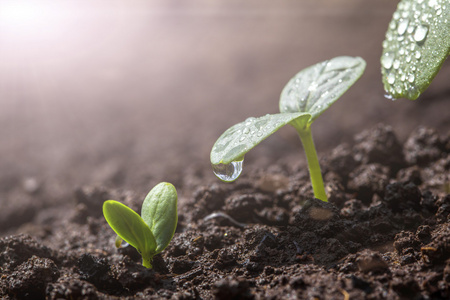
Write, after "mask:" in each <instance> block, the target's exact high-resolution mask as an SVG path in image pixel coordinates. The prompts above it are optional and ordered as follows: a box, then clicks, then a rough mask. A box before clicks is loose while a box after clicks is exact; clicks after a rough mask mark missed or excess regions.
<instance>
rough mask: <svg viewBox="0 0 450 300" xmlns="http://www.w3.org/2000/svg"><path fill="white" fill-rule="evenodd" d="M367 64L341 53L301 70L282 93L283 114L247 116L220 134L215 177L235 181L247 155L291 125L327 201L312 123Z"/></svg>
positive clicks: (214, 151)
mask: <svg viewBox="0 0 450 300" xmlns="http://www.w3.org/2000/svg"><path fill="white" fill-rule="evenodd" d="M365 67H366V63H365V61H364V60H363V59H362V58H360V57H349V56H340V57H335V58H333V59H331V60H328V61H324V62H321V63H318V64H315V65H313V66H310V67H308V68H306V69H304V70H302V71H300V72H299V73H298V74H297V75H295V76H294V77H293V78H292V79H291V80H290V81H289V82H288V83H287V85H286V86H285V87H284V89H283V91H282V93H281V97H280V112H281V113H279V114H267V115H265V116H263V117H260V118H248V119H247V120H245V121H244V122H242V123H239V124H236V125H234V126H232V127H230V128H229V129H228V130H226V131H225V132H224V133H223V134H222V135H221V136H220V137H219V139H218V140H217V141H216V143H215V144H214V146H213V148H212V150H211V157H210V159H211V164H212V166H213V171H214V173H215V174H216V176H217V177H218V178H219V179H221V180H223V181H226V182H231V181H234V180H236V179H237V178H238V177H239V175H240V174H241V172H242V164H243V161H244V155H245V154H246V153H247V152H248V151H250V150H251V149H252V148H253V147H255V146H256V145H258V144H259V143H260V142H262V141H263V140H264V139H266V138H267V137H268V136H270V135H271V134H272V133H274V132H276V131H277V130H278V129H280V128H281V127H283V126H284V125H286V124H290V125H292V126H293V127H294V128H295V129H296V130H297V133H298V135H299V137H300V140H301V142H302V144H303V148H304V150H305V153H306V158H307V161H308V168H309V174H310V177H311V183H312V187H313V190H314V196H315V197H316V198H318V199H320V200H322V201H325V202H327V201H328V200H327V195H326V193H325V188H324V185H323V179H322V174H321V171H320V165H319V160H318V158H317V153H316V149H315V147H314V142H313V138H312V134H311V124H312V123H313V121H314V120H315V119H316V118H317V117H318V116H319V115H321V114H322V113H323V112H324V111H325V110H326V109H327V108H328V107H329V106H330V105H331V104H332V103H334V102H335V101H336V100H337V99H338V98H339V97H341V96H342V94H344V93H345V92H346V91H347V90H348V89H349V88H350V86H352V85H353V84H354V83H355V82H356V81H357V80H358V79H359V78H360V77H361V75H362V73H363V72H364V69H365Z"/></svg>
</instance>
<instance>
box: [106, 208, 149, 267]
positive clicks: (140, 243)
mask: <svg viewBox="0 0 450 300" xmlns="http://www.w3.org/2000/svg"><path fill="white" fill-rule="evenodd" d="M103 215H104V216H105V219H106V221H107V222H108V224H109V226H111V228H112V229H113V230H114V231H115V232H116V233H117V235H119V236H120V237H121V238H122V239H123V240H124V241H126V242H127V243H128V244H130V245H131V246H133V247H134V248H136V249H137V250H138V251H139V253H140V254H141V255H142V257H143V259H144V262H145V261H151V258H152V257H153V255H154V254H155V250H156V241H155V238H154V237H153V234H152V232H151V231H150V228H149V227H148V226H147V224H146V223H145V222H144V220H142V218H141V217H140V216H139V215H138V214H137V213H136V212H135V211H133V210H132V209H131V208H129V207H128V206H126V205H124V204H122V203H120V202H117V201H114V200H108V201H105V202H104V203H103Z"/></svg>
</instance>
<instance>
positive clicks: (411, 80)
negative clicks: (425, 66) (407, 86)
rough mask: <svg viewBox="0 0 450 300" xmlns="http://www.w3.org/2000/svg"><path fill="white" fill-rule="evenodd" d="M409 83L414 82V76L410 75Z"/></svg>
mask: <svg viewBox="0 0 450 300" xmlns="http://www.w3.org/2000/svg"><path fill="white" fill-rule="evenodd" d="M408 81H409V82H411V83H413V82H414V74H410V75H409V77H408Z"/></svg>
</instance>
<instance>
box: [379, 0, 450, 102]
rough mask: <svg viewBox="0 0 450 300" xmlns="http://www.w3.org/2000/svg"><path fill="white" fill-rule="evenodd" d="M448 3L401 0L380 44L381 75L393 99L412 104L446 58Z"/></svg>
mask: <svg viewBox="0 0 450 300" xmlns="http://www.w3.org/2000/svg"><path fill="white" fill-rule="evenodd" d="M449 14H450V3H449V2H448V0H414V1H413V0H402V1H401V2H400V3H399V4H398V6H397V10H396V11H395V13H394V14H393V16H392V20H391V22H390V23H389V28H388V30H387V32H386V39H385V40H384V42H383V54H382V56H381V73H382V78H383V84H384V89H385V90H386V92H387V93H388V94H389V96H390V97H392V98H393V99H395V98H408V99H410V100H415V99H417V98H418V97H419V95H420V94H421V93H422V92H424V91H425V90H426V89H427V88H428V86H429V85H430V83H431V81H432V80H433V78H434V77H435V76H436V74H437V73H438V72H439V70H440V69H441V67H442V64H443V63H444V61H445V59H446V58H447V57H448V56H449V54H450V23H449Z"/></svg>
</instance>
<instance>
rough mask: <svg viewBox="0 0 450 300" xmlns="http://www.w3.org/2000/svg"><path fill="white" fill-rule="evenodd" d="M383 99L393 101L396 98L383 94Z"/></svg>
mask: <svg viewBox="0 0 450 300" xmlns="http://www.w3.org/2000/svg"><path fill="white" fill-rule="evenodd" d="M384 98H386V99H389V100H392V101H395V100H397V98H395V97H394V96H392V95H391V94H384Z"/></svg>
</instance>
